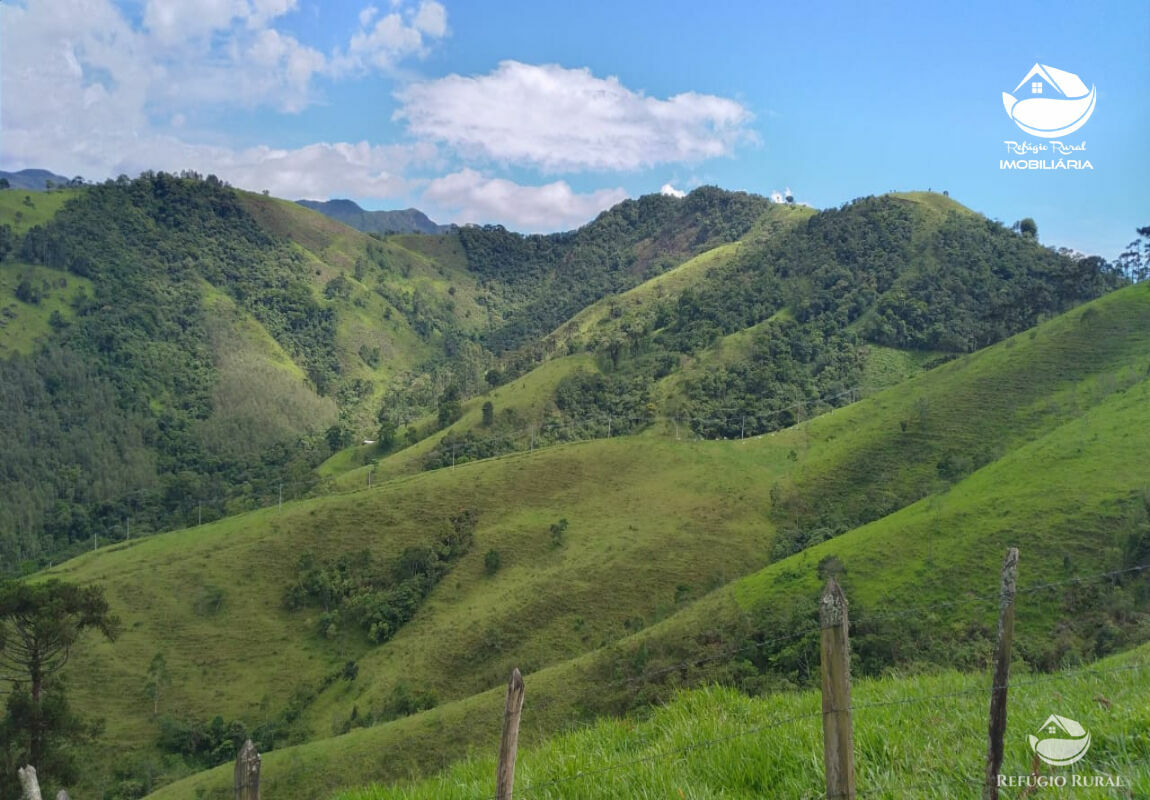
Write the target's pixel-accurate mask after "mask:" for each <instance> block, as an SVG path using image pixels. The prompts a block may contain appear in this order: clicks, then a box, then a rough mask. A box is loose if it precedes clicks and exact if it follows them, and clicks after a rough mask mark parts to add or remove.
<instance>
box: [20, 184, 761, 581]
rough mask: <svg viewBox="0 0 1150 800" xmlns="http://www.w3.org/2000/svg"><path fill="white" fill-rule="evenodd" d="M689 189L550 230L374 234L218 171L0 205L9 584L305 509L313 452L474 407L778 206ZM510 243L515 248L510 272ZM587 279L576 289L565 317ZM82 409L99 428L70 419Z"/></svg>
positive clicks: (318, 457) (318, 456) (322, 453)
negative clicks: (441, 408) (496, 371)
mask: <svg viewBox="0 0 1150 800" xmlns="http://www.w3.org/2000/svg"><path fill="white" fill-rule="evenodd" d="M697 194H698V196H697V197H694V199H690V198H688V199H687V200H684V201H682V202H680V201H677V200H674V199H670V200H651V201H647V200H645V201H642V202H635V201H628V203H625V204H623V205H621V206H620V207H619V208H617V209H613V210H611V211H608V212H604V213H603V214H602V215H601V216H600V217H599V219H597V220H596V221H595V222H593V223H591V224H590V225H588V226H586V227H585V228H584V229H581V230H580V231H578V232H573V233H571V234H563V235H554V236H551V237H519V236H518V235H513V234H508V233H507V232H506V231H502V230H496V229H490V230H488V229H474V230H468V231H466V232H463V231H460V232H458V233H455V234H451V235H448V236H437V237H427V236H408V237H403V236H398V237H389V238H387V239H386V240H383V241H380V240H378V239H375V238H372V237H369V236H367V235H365V234H362V233H360V232H357V231H355V230H353V229H351V228H348V227H347V226H344V225H342V224H340V223H338V222H336V221H334V220H331V219H329V218H327V217H324V216H323V215H320V214H317V213H315V212H312V211H309V210H307V209H305V208H303V207H302V206H300V205H298V204H295V203H288V202H286V201H281V200H277V199H275V198H270V197H266V196H263V195H256V194H250V193H244V192H236V191H235V190H233V189H231V188H230V187H227V186H225V185H223V184H222V183H220V182H219V181H218V180H216V179H215V178H213V177H211V176H209V178H208V179H202V178H201V177H199V176H197V175H194V174H185V175H183V176H173V175H166V174H163V173H159V174H154V173H149V174H146V175H144V176H142V177H141V178H139V179H137V180H134V181H130V180H127V179H121V180H117V181H109V182H106V183H104V184H101V185H97V186H87V187H82V188H69V189H66V190H62V191H58V190H53V191H51V192H47V193H43V194H37V195H36V196H35V198H33V197H31V196H21V195H19V193H18V192H4V193H0V288H2V289H3V292H4V294H3V295H0V323H2V324H0V355H3V356H4V357H3V359H2V360H0V371H2V372H3V375H2V376H0V377H2V379H3V383H4V385H5V386H6V387H9V388H10V391H9V392H7V393H5V394H4V395H3V396H0V401H2V404H0V419H3V422H4V427H5V429H6V430H12V431H16V432H18V433H19V436H18V437H17V438H16V440H15V441H12V442H10V448H11V449H10V453H11V462H10V463H11V467H10V470H9V472H8V473H6V475H5V476H4V477H3V480H0V497H2V498H3V501H4V502H3V503H2V504H0V553H3V555H4V558H3V562H2V563H3V565H4V569H5V571H15V570H18V569H22V570H24V571H27V570H30V569H34V568H35V567H36V566H37V565H44V564H47V563H49V562H50V561H52V560H54V559H58V558H60V557H61V556H66V555H68V554H71V553H75V552H78V551H79V550H80V549H82V548H83V547H85V546H86V545H87V544H88V543H89V542H91V541H92V540H93V539H95V540H97V541H98V540H101V539H102V540H105V541H106V540H108V539H112V540H116V539H123V538H126V537H127V535H128V531H129V528H131V527H133V526H134V529H135V531H136V533H137V535H139V534H141V533H146V532H151V531H155V530H164V529H170V528H172V527H178V526H181V525H184V524H187V523H188V522H189V521H191V520H193V519H195V520H197V521H199V520H202V519H205V518H207V519H216V518H219V517H221V516H223V515H226V514H230V513H234V512H236V511H239V510H243V509H245V508H252V507H255V506H258V505H260V504H262V503H265V502H268V500H269V498H270V497H272V496H273V495H276V494H277V493H278V492H279V491H280V489H281V487H284V486H285V485H286V487H287V491H288V496H289V497H299V496H303V495H305V494H307V493H308V492H310V491H312V490H313V488H314V486H315V483H316V477H315V475H314V474H313V473H312V468H313V467H314V466H315V465H316V464H318V463H319V462H320V461H322V460H323V458H325V457H326V456H327V455H328V454H330V453H331V452H332V451H333V450H340V449H341V448H344V447H346V446H348V445H349V444H351V443H353V442H355V441H360V440H363V439H371V438H374V436H375V433H376V427H377V425H378V424H379V423H378V421H377V415H378V414H379V411H380V409H381V408H384V409H386V411H387V415H388V417H389V418H393V419H396V420H398V421H399V423H400V424H404V425H405V424H407V423H408V422H409V421H412V420H415V419H419V418H420V417H422V416H423V415H424V414H426V413H427V412H428V411H434V410H435V408H436V404H437V402H438V400H439V399H440V397H441V396H442V395H443V394H444V393H445V392H446V391H447V389H448V388H449V387H450V388H451V390H452V391H453V392H456V393H457V394H462V395H463V396H467V395H471V394H474V393H476V392H477V391H479V390H480V389H481V387H483V386H486V385H487V384H486V383H485V380H484V376H485V375H486V374H487V373H489V372H490V371H491V369H492V368H494V367H496V366H497V364H498V360H497V355H496V351H497V350H499V349H500V348H503V347H505V346H506V343H507V342H508V341H511V340H512V339H515V337H516V336H518V335H519V334H515V333H511V332H510V331H512V330H516V331H518V330H533V329H535V327H537V326H538V325H539V324H540V322H539V320H540V319H542V318H545V317H547V315H548V314H551V315H561V314H563V313H566V310H568V309H569V310H572V311H574V310H577V308H578V304H579V303H580V302H582V300H581V299H580V298H581V297H586V298H587V299H590V300H594V299H598V298H599V297H600V296H602V295H603V294H604V293H609V292H611V291H615V290H616V289H617V288H621V287H627V286H631V285H633V284H634V283H637V282H638V281H639V280H640V278H639V275H638V274H633V273H634V269H638V268H639V267H641V266H642V265H644V264H647V263H648V262H649V261H650V260H651V259H655V258H659V259H661V261H660V264H664V265H667V266H673V265H675V264H676V263H677V259H684V258H687V257H689V256H690V255H691V254H693V253H696V252H702V251H703V250H705V249H707V248H708V247H710V246H711V245H712V244H713V243H715V242H719V241H728V240H729V239H730V238H731V237H732V236H735V235H738V233H739V232H740V231H742V230H744V229H745V228H746V227H748V226H750V225H751V224H752V223H753V222H754V218H755V215H756V214H757V212H758V210H760V209H761V208H762V207H764V203H765V201H763V200H762V199H761V198H757V199H756V198H752V197H750V196H746V195H733V194H730V193H724V192H719V191H718V190H715V191H713V192H710V193H708V192H700V193H697ZM720 222H721V223H723V224H721V225H720V224H718V223H720ZM728 223H729V224H728ZM732 226H733V227H732ZM684 236H689V240H684V239H683V237H684ZM515 242H518V243H519V244H514V243H515ZM503 247H510V248H511V250H513V251H516V252H519V254H520V255H519V256H516V257H515V258H512V260H511V262H510V263H503V262H502V261H501V260H500V258H501V256H500V253H501V252H502V251H501V250H500V248H503ZM604 247H607V250H604ZM611 248H617V249H615V250H611ZM608 251H610V252H612V253H615V254H616V255H615V256H612V257H610V258H605V257H603V254H604V253H605V252H608ZM523 253H529V254H530V253H535V254H536V255H538V254H542V255H539V258H535V256H530V257H526V256H523ZM619 254H626V255H627V264H626V265H624V264H623V262H622V261H620V260H619V259H618V258H617V257H616V256H617V255H619ZM516 258H517V259H518V260H516ZM632 268H634V269H632ZM574 283H578V285H579V286H580V292H581V293H582V294H579V296H572V297H571V298H568V299H566V300H563V301H562V303H561V304H560V305H559V306H554V302H555V301H554V298H555V297H556V294H555V291H556V290H557V288H558V287H563V286H568V287H569V286H571V285H573V284H574ZM553 306H554V307H553ZM545 308H546V309H549V310H544V309H545ZM541 315H542V316H541ZM554 318H556V319H558V316H555V317H554ZM508 337H511V338H510V339H509V338H508ZM515 341H519V340H518V339H515ZM56 386H67V387H69V388H68V390H67V391H64V392H59V391H54V390H53V389H52V387H56ZM78 416H82V417H84V418H92V419H95V418H98V419H99V420H100V425H99V426H96V427H95V429H93V430H91V431H81V430H79V429H76V428H74V427H72V426H69V425H68V423H67V420H68V419H69V418H74V417H78ZM44 451H47V452H50V453H51V454H52V455H51V458H50V459H44V458H42V457H41V454H42V453H43V452H44ZM113 463H118V464H120V465H122V466H120V467H115V466H112V465H113ZM84 475H98V476H100V479H99V481H97V482H96V483H95V484H89V483H87V482H86V481H84V480H82V476H84Z"/></svg>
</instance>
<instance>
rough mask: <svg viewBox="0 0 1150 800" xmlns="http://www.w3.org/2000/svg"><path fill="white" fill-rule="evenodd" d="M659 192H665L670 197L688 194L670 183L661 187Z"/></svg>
mask: <svg viewBox="0 0 1150 800" xmlns="http://www.w3.org/2000/svg"><path fill="white" fill-rule="evenodd" d="M659 194H665V195H667V196H669V197H686V196H687V193H686V192H684V191H683V190H682V189H676V188H675V187H674V186H672V185H671V184H669V183H664V184H663V185H662V186H661V187H660V188H659Z"/></svg>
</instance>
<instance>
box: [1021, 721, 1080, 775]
mask: <svg viewBox="0 0 1150 800" xmlns="http://www.w3.org/2000/svg"><path fill="white" fill-rule="evenodd" d="M1038 733H1039V735H1038V736H1034V735H1031V736H1029V737H1028V741H1029V742H1030V749H1031V750H1033V751H1034V754H1035V755H1036V756H1038V757H1039V758H1041V759H1042V760H1043V761H1045V762H1046V763H1047V764H1050V765H1051V766H1054V767H1065V766H1068V765H1070V764H1073V763H1074V762H1075V761H1078V760H1079V759H1081V758H1082V757H1083V756H1084V755H1086V751H1087V750H1089V749H1090V732H1089V731H1087V730H1086V729H1085V728H1083V727H1082V725H1081V724H1079V723H1078V722H1077V721H1075V720H1072V719H1070V718H1069V717H1060V716H1058V715H1057V714H1051V715H1050V716H1049V717H1047V718H1046V722H1044V723H1042V727H1041V728H1040V729H1039V731H1038Z"/></svg>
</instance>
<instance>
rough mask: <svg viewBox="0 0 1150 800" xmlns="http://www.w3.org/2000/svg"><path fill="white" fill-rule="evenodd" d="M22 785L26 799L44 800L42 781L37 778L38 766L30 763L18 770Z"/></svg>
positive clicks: (17, 775) (17, 774)
mask: <svg viewBox="0 0 1150 800" xmlns="http://www.w3.org/2000/svg"><path fill="white" fill-rule="evenodd" d="M16 777H17V778H19V779H20V786H21V787H22V788H23V789H24V800H43V798H42V797H41V796H40V781H38V780H37V779H36V768H35V767H34V766H32V765H31V764H29V765H28V766H26V767H21V768H20V769H18V770H16Z"/></svg>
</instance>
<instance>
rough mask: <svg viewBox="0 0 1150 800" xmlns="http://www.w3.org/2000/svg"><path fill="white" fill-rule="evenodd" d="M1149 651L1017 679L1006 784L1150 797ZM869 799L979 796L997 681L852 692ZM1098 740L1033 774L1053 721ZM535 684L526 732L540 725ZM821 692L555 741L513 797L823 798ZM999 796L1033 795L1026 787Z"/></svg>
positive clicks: (478, 772)
mask: <svg viewBox="0 0 1150 800" xmlns="http://www.w3.org/2000/svg"><path fill="white" fill-rule="evenodd" d="M1148 671H1150V647H1141V648H1138V649H1137V650H1135V651H1132V652H1129V653H1125V654H1123V655H1120V656H1116V657H1112V658H1109V659H1105V660H1103V661H1101V662H1098V663H1097V664H1095V665H1093V666H1092V667H1091V668H1089V669H1083V668H1078V669H1073V670H1067V671H1065V672H1062V673H1054V674H1050V675H1027V674H1019V673H1018V671H1017V670H1016V672H1015V674H1014V676H1013V680H1012V683H1013V684H1014V685H1013V686H1012V687H1011V689H1010V692H1009V705H1008V723H1009V724H1008V727H1007V731H1006V737H1005V742H1006V747H1005V759H1004V762H1003V765H1002V770H1001V773H1000V774H1002V775H1003V776H1014V777H1016V776H1020V775H1021V776H1028V775H1031V774H1032V773H1033V774H1036V775H1040V776H1044V777H1047V778H1051V777H1056V776H1066V777H1067V778H1068V781H1069V782H1072V781H1073V780H1074V777H1073V776H1078V777H1079V779H1080V780H1085V779H1088V778H1091V777H1093V776H1095V775H1107V776H1113V777H1114V778H1117V779H1119V780H1121V783H1122V785H1123V787H1125V788H1123V789H1114V788H1104V789H1096V788H1095V789H1082V788H1077V789H1075V788H1067V789H1062V790H1060V789H1045V790H1043V791H1041V792H1039V793H1037V795H1035V796H1038V797H1043V798H1113V797H1145V796H1147V795H1150V706H1148V705H1147V704H1146V702H1145V699H1146V687H1147V686H1148V685H1150V674H1148ZM851 700H852V705H853V707H854V713H853V732H854V738H855V758H856V776H857V786H858V792H859V796H860V797H881V798H892V800H893V799H894V798H907V797H931V798H954V799H955V800H958V799H959V798H969V797H976V796H978V795H979V793H980V781H981V780H982V775H983V771H984V769H985V767H984V763H985V758H986V732H985V730H986V718H987V706H988V691H987V676H985V675H973V674H961V673H955V672H942V673H939V674H932V675H915V676H901V675H893V676H890V677H886V678H881V679H865V680H861V681H856V682H855V683H854V685H853V686H852V697H851ZM1051 713H1058V714H1060V715H1063V716H1068V717H1070V718H1072V719H1075V720H1077V721H1079V722H1081V723H1082V724H1083V726H1084V727H1085V728H1086V729H1087V730H1088V731H1089V732H1090V734H1091V746H1090V750H1089V751H1088V753H1087V755H1086V757H1085V758H1084V759H1083V760H1082V761H1081V762H1079V763H1078V764H1076V765H1074V766H1071V767H1050V766H1047V765H1045V764H1038V765H1037V767H1036V766H1035V761H1034V757H1033V754H1032V752H1031V750H1030V748H1029V746H1028V743H1027V741H1028V740H1027V738H1026V737H1027V735H1028V734H1031V733H1037V732H1038V731H1039V729H1040V727H1041V725H1042V723H1043V721H1044V720H1045V719H1046V718H1047V717H1048V716H1049V715H1050V714H1051ZM532 722H533V719H532V703H531V689H530V684H528V688H527V700H526V702H525V706H524V714H523V723H522V724H523V726H530V725H531V723H532ZM821 761H822V727H821V707H820V696H819V694H818V693H817V692H798V693H786V694H768V695H765V696H762V697H756V698H749V697H747V696H745V695H742V694H739V693H738V692H734V691H731V690H727V689H721V688H708V689H700V690H695V691H689V692H684V693H682V694H679V695H677V696H676V697H675V698H674V699H673V700H672V701H671V702H670V703H669V704H667V705H665V706H662V707H659V708H655V709H654V710H653V711H652V712H651V713H650V714H648V715H645V716H644V717H640V718H626V719H619V720H610V721H600V722H597V723H595V724H593V725H592V726H590V727H589V728H587V729H585V730H581V731H578V732H574V733H568V734H565V735H561V736H557V737H555V738H554V739H552V740H550V741H547V742H546V743H543V744H540V745H538V746H535V747H533V748H531V749H529V750H527V751H526V752H523V751H521V752H520V754H519V758H518V760H517V764H516V774H515V778H516V781H515V784H516V789H517V791H516V793H515V796H516V797H529V798H536V799H537V800H592V799H593V798H594V799H596V800H600V799H602V798H619V800H625V799H629V798H657V797H658V798H663V797H667V798H675V797H678V798H691V799H692V800H711V799H712V798H715V799H717V798H746V800H752V798H761V797H787V798H808V799H809V800H815V799H816V798H822V797H825V788H824V785H823V783H822V781H823V771H822V763H821ZM494 775H495V758H494V757H493V756H491V757H474V758H471V759H468V760H466V761H464V762H462V763H460V764H457V765H455V766H453V767H452V768H450V769H448V770H446V771H444V772H443V773H441V774H440V775H437V776H435V777H433V778H430V779H428V780H424V781H419V782H416V783H399V784H397V785H393V786H391V787H386V788H385V787H376V788H365V789H358V790H353V791H348V792H344V793H340V794H338V795H336V798H337V800H482V798H486V797H489V796H491V794H492V792H493V787H494ZM1002 796H1003V797H1022V796H1024V795H1023V793H1022V791H1021V790H1019V789H1013V790H1005V789H1004V790H1003V792H1002Z"/></svg>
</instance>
